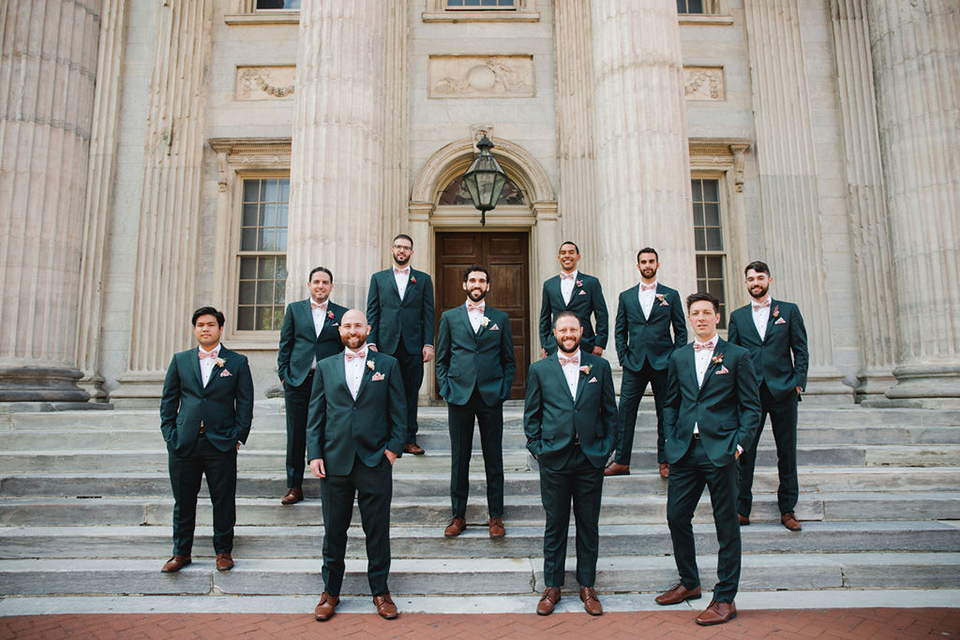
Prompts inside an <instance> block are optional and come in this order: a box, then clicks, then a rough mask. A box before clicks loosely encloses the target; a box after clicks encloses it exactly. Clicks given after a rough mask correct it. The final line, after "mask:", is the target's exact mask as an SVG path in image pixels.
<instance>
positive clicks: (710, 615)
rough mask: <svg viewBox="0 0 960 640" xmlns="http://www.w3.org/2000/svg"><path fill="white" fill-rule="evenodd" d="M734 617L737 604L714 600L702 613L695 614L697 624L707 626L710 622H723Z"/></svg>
mask: <svg viewBox="0 0 960 640" xmlns="http://www.w3.org/2000/svg"><path fill="white" fill-rule="evenodd" d="M736 617H737V606H736V605H735V604H733V603H732V602H730V603H726V602H717V601H716V600H714V601H713V602H711V603H710V606H709V607H707V608H706V609H704V610H703V613H701V614H700V615H698V616H697V624H699V625H703V626H705V627H707V626H710V625H712V624H723V623H724V622H728V621H730V620H733V619H734V618H736Z"/></svg>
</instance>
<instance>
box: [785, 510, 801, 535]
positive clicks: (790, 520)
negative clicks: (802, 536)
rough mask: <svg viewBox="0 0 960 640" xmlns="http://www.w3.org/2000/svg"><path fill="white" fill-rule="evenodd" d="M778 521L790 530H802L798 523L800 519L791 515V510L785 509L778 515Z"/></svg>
mask: <svg viewBox="0 0 960 640" xmlns="http://www.w3.org/2000/svg"><path fill="white" fill-rule="evenodd" d="M780 523H781V524H782V525H783V526H785V527H786V528H787V529H790V531H802V530H803V526H802V525H801V524H800V521H799V520H797V518H796V516H794V515H793V511H787V512H786V513H785V514H783V515H782V516H780Z"/></svg>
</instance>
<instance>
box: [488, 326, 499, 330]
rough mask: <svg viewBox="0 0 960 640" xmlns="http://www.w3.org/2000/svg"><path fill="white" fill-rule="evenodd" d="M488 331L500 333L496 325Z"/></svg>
mask: <svg viewBox="0 0 960 640" xmlns="http://www.w3.org/2000/svg"><path fill="white" fill-rule="evenodd" d="M490 331H500V327H498V326H497V325H493V326H492V327H490Z"/></svg>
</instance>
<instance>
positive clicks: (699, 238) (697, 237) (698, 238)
mask: <svg viewBox="0 0 960 640" xmlns="http://www.w3.org/2000/svg"><path fill="white" fill-rule="evenodd" d="M693 239H694V244H695V245H696V247H695V248H696V250H697V251H706V249H707V237H706V234H705V233H704V231H703V229H696V230H694V232H693Z"/></svg>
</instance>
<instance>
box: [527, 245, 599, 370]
mask: <svg viewBox="0 0 960 640" xmlns="http://www.w3.org/2000/svg"><path fill="white" fill-rule="evenodd" d="M557 259H558V260H559V261H560V274H559V275H556V276H553V277H552V278H548V279H547V280H546V281H545V282H544V283H543V293H542V294H541V297H542V299H543V303H542V304H541V306H540V346H541V349H540V356H541V357H543V358H546V357H547V355H548V354H552V353H556V351H557V341H556V339H555V338H554V337H553V325H554V323H555V322H556V320H557V316H559V315H560V313H561V312H563V311H572V312H573V313H575V314H576V316H577V317H578V318H579V319H580V323H581V324H582V325H583V340H582V344H581V348H582V349H583V350H585V351H587V352H588V353H592V354H593V355H595V356H602V355H603V350H604V349H606V348H607V336H608V335H609V322H608V316H607V303H606V301H605V300H604V299H603V289H602V288H601V287H600V281H599V280H597V279H596V278H595V277H593V276H591V275H587V274H585V273H581V272H580V271H578V270H577V264H578V263H579V262H580V247H578V246H577V245H576V244H574V243H573V242H569V241H568V242H564V243H563V244H562V245H560V255H559V256H558V257H557ZM591 315H593V317H594V318H596V321H597V328H596V331H594V328H593V323H592V322H591V320H590V316H591Z"/></svg>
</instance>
